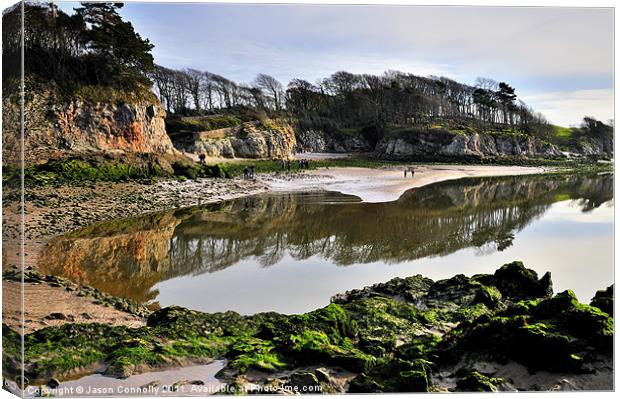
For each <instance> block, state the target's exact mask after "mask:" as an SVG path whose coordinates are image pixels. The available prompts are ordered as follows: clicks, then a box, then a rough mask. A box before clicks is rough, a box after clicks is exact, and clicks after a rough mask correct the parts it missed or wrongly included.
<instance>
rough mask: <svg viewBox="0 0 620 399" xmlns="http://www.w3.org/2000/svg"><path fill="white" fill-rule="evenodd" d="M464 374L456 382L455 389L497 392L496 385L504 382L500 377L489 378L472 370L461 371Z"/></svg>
mask: <svg viewBox="0 0 620 399" xmlns="http://www.w3.org/2000/svg"><path fill="white" fill-rule="evenodd" d="M462 374H464V376H462V377H461V378H459V379H458V380H457V382H456V390H457V391H462V392H497V390H498V389H497V385H499V384H501V383H503V382H504V380H503V379H502V378H491V377H487V376H486V375H484V374H482V373H480V372H478V371H476V370H474V371H470V372H465V373H462Z"/></svg>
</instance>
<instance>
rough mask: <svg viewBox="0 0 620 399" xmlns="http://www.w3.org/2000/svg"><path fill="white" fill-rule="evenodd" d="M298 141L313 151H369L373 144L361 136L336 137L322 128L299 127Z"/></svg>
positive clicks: (307, 149)
mask: <svg viewBox="0 0 620 399" xmlns="http://www.w3.org/2000/svg"><path fill="white" fill-rule="evenodd" d="M297 141H298V142H299V144H300V145H301V146H302V147H303V148H304V149H305V150H306V151H311V152H369V151H372V150H373V147H372V145H371V144H370V143H369V142H368V141H367V140H366V139H364V138H363V137H361V136H345V135H342V136H341V137H335V136H334V135H330V134H327V133H325V132H323V131H321V130H312V129H299V130H298V131H297Z"/></svg>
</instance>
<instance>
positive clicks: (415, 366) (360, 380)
mask: <svg viewBox="0 0 620 399" xmlns="http://www.w3.org/2000/svg"><path fill="white" fill-rule="evenodd" d="M428 373H429V364H428V362H426V361H424V360H413V361H407V360H402V359H392V360H383V361H381V362H380V363H378V364H377V365H376V366H375V367H374V368H372V369H371V370H369V371H368V372H365V373H362V374H360V375H359V376H357V377H355V378H354V379H353V380H352V381H351V384H350V386H349V392H351V393H380V392H427V391H428V386H429V376H428Z"/></svg>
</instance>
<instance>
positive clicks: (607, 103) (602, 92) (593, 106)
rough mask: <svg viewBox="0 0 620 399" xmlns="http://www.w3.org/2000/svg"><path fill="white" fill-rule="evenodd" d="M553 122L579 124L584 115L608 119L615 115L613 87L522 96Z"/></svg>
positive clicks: (603, 119)
mask: <svg viewBox="0 0 620 399" xmlns="http://www.w3.org/2000/svg"><path fill="white" fill-rule="evenodd" d="M522 98H523V100H524V101H525V102H527V103H528V104H530V105H531V106H532V107H534V109H535V110H537V111H539V112H542V113H543V114H544V115H545V116H546V117H547V119H549V120H550V121H551V122H553V123H555V124H557V125H561V126H576V125H579V123H580V122H581V119H582V118H583V117H584V116H593V117H595V118H597V119H599V120H602V121H607V120H609V119H613V117H614V91H613V89H611V88H609V89H592V90H575V91H564V92H552V93H544V94H536V95H530V96H522Z"/></svg>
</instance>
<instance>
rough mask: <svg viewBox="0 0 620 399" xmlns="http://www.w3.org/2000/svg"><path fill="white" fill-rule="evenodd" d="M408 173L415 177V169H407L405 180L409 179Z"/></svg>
mask: <svg viewBox="0 0 620 399" xmlns="http://www.w3.org/2000/svg"><path fill="white" fill-rule="evenodd" d="M407 172H409V173H411V177H412V178H413V177H414V175H415V169H413V167H409V168H405V179H406V178H407Z"/></svg>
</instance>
